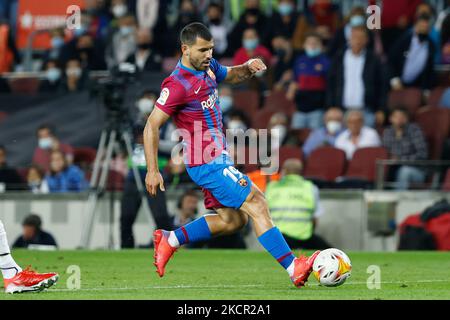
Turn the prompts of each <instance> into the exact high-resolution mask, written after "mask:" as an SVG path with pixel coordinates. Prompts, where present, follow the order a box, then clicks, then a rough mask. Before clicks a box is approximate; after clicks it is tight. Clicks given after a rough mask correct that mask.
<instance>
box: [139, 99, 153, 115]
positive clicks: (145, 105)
mask: <svg viewBox="0 0 450 320" xmlns="http://www.w3.org/2000/svg"><path fill="white" fill-rule="evenodd" d="M154 105H155V101H153V100H151V99H147V98H142V99H141V100H139V101H138V102H137V107H138V109H139V111H140V112H141V113H142V114H149V113H150V112H152V110H153V106H154Z"/></svg>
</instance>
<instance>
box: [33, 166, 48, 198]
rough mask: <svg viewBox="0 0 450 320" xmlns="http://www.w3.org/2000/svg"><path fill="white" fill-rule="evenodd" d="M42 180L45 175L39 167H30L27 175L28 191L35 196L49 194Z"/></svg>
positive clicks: (45, 182)
mask: <svg viewBox="0 0 450 320" xmlns="http://www.w3.org/2000/svg"><path fill="white" fill-rule="evenodd" d="M44 178H45V173H44V171H43V170H42V169H41V167H39V166H37V165H32V166H31V167H30V168H29V169H28V174H27V183H28V189H29V190H30V191H31V192H33V193H35V194H42V193H49V191H50V190H49V188H48V184H47V181H46V180H45V179H44Z"/></svg>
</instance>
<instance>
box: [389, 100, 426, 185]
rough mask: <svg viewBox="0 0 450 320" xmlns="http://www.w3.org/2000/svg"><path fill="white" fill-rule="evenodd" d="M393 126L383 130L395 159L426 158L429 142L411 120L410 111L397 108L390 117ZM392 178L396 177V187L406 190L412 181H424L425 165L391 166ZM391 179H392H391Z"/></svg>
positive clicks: (390, 152)
mask: <svg viewBox="0 0 450 320" xmlns="http://www.w3.org/2000/svg"><path fill="white" fill-rule="evenodd" d="M389 120H390V122H391V126H390V127H388V128H386V129H385V130H384V132H383V146H384V147H385V148H386V149H387V150H388V152H389V154H390V155H391V159H394V160H426V159H427V157H428V150H427V143H426V140H425V137H424V135H423V133H422V130H421V129H420V127H419V126H418V125H417V124H415V123H410V122H409V114H408V111H407V110H406V109H404V108H395V109H393V110H392V112H391V115H390V117H389ZM391 168H392V170H390V172H389V176H390V178H394V177H395V181H396V189H397V190H406V189H408V188H409V185H410V183H411V182H424V180H425V171H424V170H423V167H415V166H411V165H400V166H394V167H391ZM390 181H391V180H390Z"/></svg>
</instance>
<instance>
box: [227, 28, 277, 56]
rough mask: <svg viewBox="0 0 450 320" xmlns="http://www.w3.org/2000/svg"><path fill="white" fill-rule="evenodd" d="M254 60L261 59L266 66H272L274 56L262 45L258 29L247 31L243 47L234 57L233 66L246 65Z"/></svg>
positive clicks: (243, 37) (243, 39) (244, 35)
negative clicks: (250, 60)
mask: <svg viewBox="0 0 450 320" xmlns="http://www.w3.org/2000/svg"><path fill="white" fill-rule="evenodd" d="M252 58H260V59H262V60H263V62H264V63H265V64H266V65H270V64H271V61H272V54H271V53H270V51H269V49H267V48H266V47H265V46H263V45H262V44H261V43H260V40H259V37H258V33H257V31H256V29H247V30H245V31H244V34H243V36H242V47H241V48H240V49H239V50H238V51H236V53H235V55H234V57H233V64H234V65H240V64H244V63H245V62H247V61H248V60H249V59H252Z"/></svg>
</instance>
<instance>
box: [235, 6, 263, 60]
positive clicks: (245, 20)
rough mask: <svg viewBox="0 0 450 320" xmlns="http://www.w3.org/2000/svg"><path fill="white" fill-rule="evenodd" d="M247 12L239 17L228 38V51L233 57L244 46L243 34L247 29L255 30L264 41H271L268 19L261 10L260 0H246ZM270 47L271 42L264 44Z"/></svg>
mask: <svg viewBox="0 0 450 320" xmlns="http://www.w3.org/2000/svg"><path fill="white" fill-rule="evenodd" d="M244 6H245V10H244V12H243V13H242V14H241V16H240V17H239V21H238V22H237V23H236V24H235V25H234V27H233V29H232V30H231V32H230V34H229V36H228V50H229V52H230V53H231V55H233V54H234V53H235V52H236V51H237V50H238V49H239V48H240V47H241V45H242V34H243V33H244V32H245V30H247V29H255V30H256V34H257V35H259V37H260V38H261V39H263V40H266V39H267V40H269V38H268V37H267V36H266V35H267V33H268V31H267V30H268V28H269V26H270V25H269V24H268V18H267V17H266V15H265V14H264V12H263V11H262V10H261V8H260V1H259V0H246V1H245V3H244ZM264 45H270V42H269V41H268V42H267V43H264Z"/></svg>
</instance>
